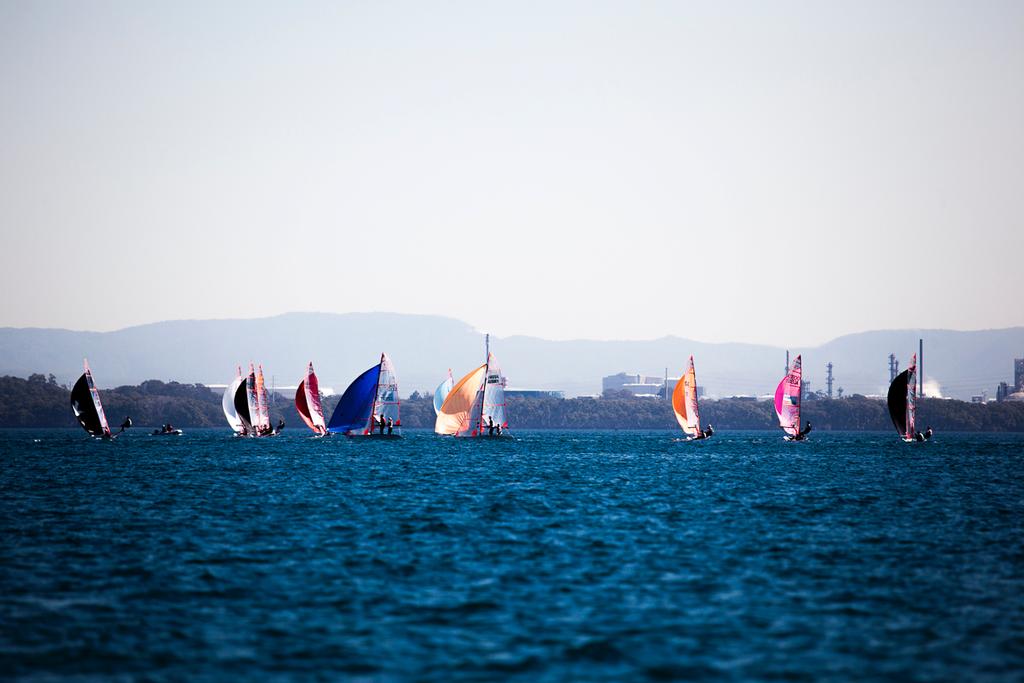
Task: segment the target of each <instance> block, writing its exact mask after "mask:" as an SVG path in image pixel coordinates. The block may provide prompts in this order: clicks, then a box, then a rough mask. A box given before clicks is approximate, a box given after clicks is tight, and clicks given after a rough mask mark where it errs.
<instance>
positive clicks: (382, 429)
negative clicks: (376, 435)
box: [379, 413, 388, 434]
mask: <svg viewBox="0 0 1024 683" xmlns="http://www.w3.org/2000/svg"><path fill="white" fill-rule="evenodd" d="M379 426H380V433H381V434H384V428H385V427H387V426H388V423H387V420H385V419H384V413H381V414H380V425H379Z"/></svg>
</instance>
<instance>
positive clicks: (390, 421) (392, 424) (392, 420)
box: [388, 417, 395, 436]
mask: <svg viewBox="0 0 1024 683" xmlns="http://www.w3.org/2000/svg"><path fill="white" fill-rule="evenodd" d="M394 428H395V418H393V417H389V418H388V436H391V432H392V431H393V430H394Z"/></svg>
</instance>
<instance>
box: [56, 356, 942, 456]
mask: <svg viewBox="0 0 1024 683" xmlns="http://www.w3.org/2000/svg"><path fill="white" fill-rule="evenodd" d="M485 343H486V360H485V361H484V363H483V365H481V366H479V367H477V368H475V369H473V370H471V371H470V372H469V373H467V374H466V375H465V376H463V377H462V378H461V379H460V380H459V381H458V382H456V381H455V380H454V377H453V376H452V371H451V369H450V368H449V370H448V376H447V377H446V378H445V379H444V380H443V381H442V382H441V383H440V384H439V385H438V386H437V389H435V391H434V396H433V405H434V414H435V420H434V433H435V434H438V435H442V436H454V437H484V436H486V437H492V438H493V437H502V436H509V435H510V434H509V432H508V428H509V423H508V415H507V406H506V404H505V377H504V375H503V374H502V372H501V366H500V365H499V364H498V360H497V358H495V356H494V354H493V353H491V352H490V338H489V336H488V337H487V338H486V342H485ZM84 369H85V371H84V372H83V373H82V376H81V377H79V378H78V381H77V382H75V385H74V387H73V388H72V389H71V410H72V412H73V413H74V415H75V418H76V419H77V420H78V423H79V424H80V425H81V426H82V428H83V429H84V430H85V431H86V432H87V433H88V434H89V435H90V436H92V437H96V438H102V439H113V438H116V436H117V435H118V434H120V433H121V432H124V431H125V429H127V428H129V427H131V424H132V423H131V418H128V417H126V418H125V420H124V422H122V424H121V428H120V431H119V432H118V433H117V434H114V433H113V432H112V431H111V429H110V425H109V424H108V423H107V418H106V415H105V413H104V412H103V404H102V402H101V401H100V395H99V391H98V390H97V389H96V385H95V383H94V382H93V378H92V371H91V370H90V368H89V362H88V361H87V360H86V361H84ZM802 392H803V377H802V361H801V358H800V356H799V355H798V356H797V357H796V360H795V361H794V362H793V364H792V366H790V367H788V368H787V371H786V374H785V376H784V377H783V378H782V379H781V380H780V381H779V384H778V386H777V387H776V389H775V400H774V408H775V415H776V417H777V418H778V421H779V427H780V428H781V429H782V431H783V439H784V440H786V441H795V442H799V441H805V440H806V439H807V436H808V434H810V432H811V423H810V422H809V421H808V422H806V423H805V424H804V426H803V427H801V421H800V407H801V399H802ZM270 393H272V392H270ZM270 393H268V391H267V386H266V380H265V378H264V374H263V366H262V364H253V363H250V364H249V371H248V373H246V374H245V375H244V376H243V374H242V366H237V372H236V376H235V379H234V380H232V382H231V383H230V384H228V386H227V387H226V388H225V390H224V395H223V398H222V401H221V406H222V409H223V412H224V417H225V419H226V420H227V423H228V426H230V427H231V429H232V431H233V432H234V433H235V435H236V436H239V437H249V438H260V437H271V436H276V435H278V434H280V433H281V430H282V429H284V420H283V419H282V420H280V421H279V422H278V424H277V426H276V427H275V426H273V425H272V421H271V415H270V409H271V405H272V403H271V399H270ZM886 404H887V406H888V409H889V416H890V418H891V419H892V423H893V426H894V427H895V428H896V432H897V433H898V434H899V436H900V438H901V439H902V440H903V441H904V442H906V443H914V442H923V441H927V440H929V439H930V438H931V436H932V433H933V432H932V428H931V427H928V428H926V429H925V431H924V432H918V431H916V417H917V354H914V355H913V356H911V360H910V365H909V366H908V367H907V369H906V370H904V371H903V372H901V373H900V374H899V375H897V376H896V378H895V379H893V381H892V383H891V384H890V386H889V391H888V395H887V397H886ZM295 409H296V410H297V411H298V413H299V416H300V417H301V418H302V421H303V422H305V424H306V426H307V427H309V429H310V430H311V431H312V432H313V434H314V435H315V436H318V437H324V436H329V435H332V434H341V435H344V436H349V437H377V438H381V437H384V438H396V437H400V436H401V427H402V418H401V401H399V398H398V374H397V372H396V371H395V366H394V363H393V362H392V361H391V359H390V358H389V357H388V354H387V353H381V355H380V360H379V361H378V362H377V363H376V364H375V365H373V366H372V367H370V368H369V369H367V370H366V371H364V372H363V373H361V374H360V375H359V376H358V377H356V378H355V379H354V380H352V383H351V384H349V385H348V387H347V388H346V389H345V392H344V393H343V394H342V395H341V399H340V400H339V401H338V403H337V405H336V406H335V408H334V411H333V412H332V414H331V417H330V419H329V420H328V419H325V416H324V411H323V402H322V399H321V396H320V385H319V381H318V380H317V376H316V372H315V371H314V369H313V363H312V362H309V363H308V364H307V366H306V374H305V377H303V379H302V380H301V381H300V382H299V385H298V388H297V389H296V391H295ZM672 411H673V413H674V414H675V418H676V421H677V422H678V424H679V428H680V429H681V430H682V431H683V433H684V434H685V435H686V439H685V440H686V441H698V440H705V439H709V438H711V437H712V436H713V435H714V433H715V430H714V428H713V427H712V426H711V425H710V424H708V425H707V427H706V428H704V427H702V425H701V419H700V406H699V402H698V396H697V373H696V370H695V368H694V361H693V356H692V355H691V356H690V358H689V362H688V364H687V368H686V371H685V372H684V373H683V375H682V376H681V377H680V378H679V381H678V382H677V383H676V385H675V387H674V389H673V391H672ZM174 432H175V433H178V434H180V430H174Z"/></svg>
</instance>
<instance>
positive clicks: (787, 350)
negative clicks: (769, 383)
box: [785, 349, 789, 375]
mask: <svg viewBox="0 0 1024 683" xmlns="http://www.w3.org/2000/svg"><path fill="white" fill-rule="evenodd" d="M785 374H787V375H788V374H789V349H786V372H785Z"/></svg>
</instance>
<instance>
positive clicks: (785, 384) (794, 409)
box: [775, 356, 811, 441]
mask: <svg viewBox="0 0 1024 683" xmlns="http://www.w3.org/2000/svg"><path fill="white" fill-rule="evenodd" d="M801 374H802V373H801V361H800V356H797V357H796V360H795V361H794V362H793V367H791V368H790V369H789V372H788V373H786V376H785V377H783V378H782V381H781V382H779V386H778V387H776V389H775V414H776V415H777V416H778V418H779V426H780V427H782V431H784V432H786V436H784V437H782V438H784V439H785V440H786V441H803V440H804V439H805V438H806V437H807V434H808V433H809V432H810V431H811V425H810V423H807V428H806V429H804V430H803V431H801V430H800V399H801V391H802V381H801Z"/></svg>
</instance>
